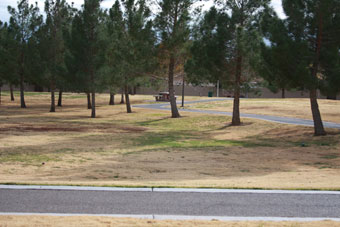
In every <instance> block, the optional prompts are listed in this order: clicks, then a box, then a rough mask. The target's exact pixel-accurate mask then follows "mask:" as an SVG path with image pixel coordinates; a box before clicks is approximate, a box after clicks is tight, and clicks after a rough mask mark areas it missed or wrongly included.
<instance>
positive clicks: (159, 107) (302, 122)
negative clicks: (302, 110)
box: [133, 98, 340, 129]
mask: <svg viewBox="0 0 340 227" xmlns="http://www.w3.org/2000/svg"><path fill="white" fill-rule="evenodd" d="M225 100H233V99H231V98H219V99H208V100H198V101H190V102H185V104H194V103H206V102H216V101H225ZM177 103H178V104H179V103H180V102H177ZM133 107H137V108H144V109H154V110H171V109H170V104H168V103H156V104H141V105H134V106H133ZM179 111H183V112H192V113H202V114H216V115H227V116H232V113H231V112H221V111H214V110H197V109H179ZM240 115H241V117H243V118H253V119H258V120H264V121H271V122H276V123H281V124H291V125H303V126H311V127H313V126H314V122H313V121H312V120H306V119H300V118H291V117H278V116H269V115H260V114H246V113H241V114H240ZM323 124H324V127H325V128H337V129H340V124H339V123H333V122H325V121H324V122H323Z"/></svg>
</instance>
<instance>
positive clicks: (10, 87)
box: [9, 84, 14, 102]
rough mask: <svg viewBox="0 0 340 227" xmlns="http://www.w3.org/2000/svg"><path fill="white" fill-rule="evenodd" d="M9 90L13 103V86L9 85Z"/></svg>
mask: <svg viewBox="0 0 340 227" xmlns="http://www.w3.org/2000/svg"><path fill="white" fill-rule="evenodd" d="M9 90H10V93H11V101H12V102H13V101H14V92H13V85H12V84H10V85H9Z"/></svg>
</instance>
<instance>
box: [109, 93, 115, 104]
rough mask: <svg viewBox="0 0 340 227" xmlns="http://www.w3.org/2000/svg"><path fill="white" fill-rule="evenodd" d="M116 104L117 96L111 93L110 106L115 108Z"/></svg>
mask: <svg viewBox="0 0 340 227" xmlns="http://www.w3.org/2000/svg"><path fill="white" fill-rule="evenodd" d="M114 104H115V94H114V93H113V92H110V102H109V105H111V106H113V105H114Z"/></svg>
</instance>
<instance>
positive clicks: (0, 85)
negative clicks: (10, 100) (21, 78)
mask: <svg viewBox="0 0 340 227" xmlns="http://www.w3.org/2000/svg"><path fill="white" fill-rule="evenodd" d="M1 87H2V85H1V84H0V105H1Z"/></svg>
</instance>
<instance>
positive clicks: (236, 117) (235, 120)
mask: <svg viewBox="0 0 340 227" xmlns="http://www.w3.org/2000/svg"><path fill="white" fill-rule="evenodd" d="M242 60H243V59H242V56H241V53H238V57H237V63H236V73H235V85H234V104H233V117H232V122H231V124H232V125H234V126H238V125H241V119H240V86H241V73H242Z"/></svg>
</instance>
